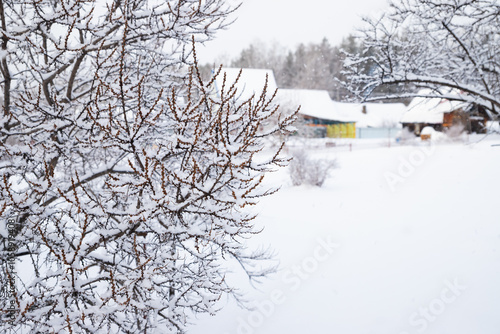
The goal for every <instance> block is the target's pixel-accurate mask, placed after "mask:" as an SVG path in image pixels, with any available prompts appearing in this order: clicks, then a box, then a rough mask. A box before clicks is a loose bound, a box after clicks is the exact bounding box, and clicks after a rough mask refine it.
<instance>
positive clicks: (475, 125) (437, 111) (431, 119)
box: [401, 90, 487, 135]
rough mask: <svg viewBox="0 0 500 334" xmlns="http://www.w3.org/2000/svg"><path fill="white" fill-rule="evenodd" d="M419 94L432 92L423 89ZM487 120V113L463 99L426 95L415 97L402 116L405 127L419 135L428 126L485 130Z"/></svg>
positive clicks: (438, 128) (440, 128) (444, 128)
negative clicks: (454, 99)
mask: <svg viewBox="0 0 500 334" xmlns="http://www.w3.org/2000/svg"><path fill="white" fill-rule="evenodd" d="M419 94H420V95H424V96H425V95H430V94H431V92H430V91H429V90H422V91H420V92H419ZM486 121H487V117H486V114H485V113H484V111H483V110H481V109H480V108H478V107H476V106H471V105H470V104H468V103H465V102H462V101H453V100H448V99H445V98H426V97H416V98H414V99H413V100H412V101H411V103H410V104H409V105H408V107H407V109H406V112H405V113H404V114H403V116H402V117H401V123H402V125H403V127H404V128H407V129H408V130H410V131H411V132H414V133H415V134H417V135H420V131H421V130H422V129H423V128H424V127H426V126H430V127H432V128H434V130H436V131H445V130H447V129H449V128H451V127H452V126H455V125H459V126H462V127H463V129H465V130H467V131H468V132H484V131H486V127H485V125H486Z"/></svg>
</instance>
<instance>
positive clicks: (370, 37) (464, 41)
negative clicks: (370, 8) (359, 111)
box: [346, 0, 500, 119]
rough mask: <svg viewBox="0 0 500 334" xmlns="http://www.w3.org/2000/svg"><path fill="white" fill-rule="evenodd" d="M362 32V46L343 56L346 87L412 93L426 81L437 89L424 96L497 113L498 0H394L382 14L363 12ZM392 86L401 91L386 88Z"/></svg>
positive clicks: (373, 96)
mask: <svg viewBox="0 0 500 334" xmlns="http://www.w3.org/2000/svg"><path fill="white" fill-rule="evenodd" d="M362 40H363V43H364V45H365V46H366V49H365V51H364V53H363V54H360V55H351V57H349V58H348V59H347V61H346V65H347V75H348V78H349V81H350V84H351V85H350V89H351V91H352V92H353V93H355V94H357V95H358V96H359V97H361V98H363V99H365V100H367V101H369V100H377V99H386V98H400V97H414V96H417V94H412V93H411V91H415V92H418V91H420V90H421V88H430V91H433V92H434V93H432V94H430V95H426V96H425V97H438V96H439V97H444V98H448V99H450V100H459V101H464V102H469V103H473V104H475V105H476V106H478V107H480V108H481V109H483V110H484V111H485V112H486V113H488V115H489V117H490V119H497V118H498V116H499V114H500V65H499V64H500V3H499V2H498V1H497V0H394V1H393V2H392V5H391V8H390V10H389V11H388V13H387V14H385V15H384V16H383V17H381V18H379V19H377V20H367V26H366V28H365V29H364V30H363V31H362ZM367 67H369V68H370V70H369V72H368V74H367V73H366V71H365V69H366V68H367ZM397 86H399V89H397V91H399V93H393V94H387V93H383V92H384V90H385V91H387V88H390V87H392V88H394V87H397ZM392 91H394V89H393V90H392ZM427 91H429V90H427ZM447 92H459V94H456V93H455V94H451V93H448V94H447Z"/></svg>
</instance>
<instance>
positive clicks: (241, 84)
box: [215, 67, 278, 101]
mask: <svg viewBox="0 0 500 334" xmlns="http://www.w3.org/2000/svg"><path fill="white" fill-rule="evenodd" d="M241 71H242V72H241V77H240V79H239V80H238V83H237V84H236V89H237V90H238V96H237V98H238V100H241V101H245V100H248V99H249V98H251V97H252V96H253V95H255V96H256V97H260V95H261V93H262V90H263V89H264V85H265V83H266V75H267V77H268V83H267V94H266V96H267V97H268V98H270V97H271V96H272V95H273V94H274V91H275V90H276V89H277V88H278V86H277V85H276V80H275V79H274V73H273V71H272V70H268V69H253V68H252V69H250V68H244V69H242V70H241ZM224 73H225V74H226V86H228V85H229V86H231V85H232V84H233V83H234V81H235V80H236V78H237V77H238V74H239V73H240V69H239V68H227V67H225V68H222V71H221V73H220V75H219V76H217V78H216V80H215V87H216V90H217V94H219V91H220V90H221V89H222V85H223V81H224Z"/></svg>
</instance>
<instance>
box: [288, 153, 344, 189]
mask: <svg viewBox="0 0 500 334" xmlns="http://www.w3.org/2000/svg"><path fill="white" fill-rule="evenodd" d="M336 167H337V162H336V160H326V159H312V158H310V157H309V155H308V154H307V153H305V151H297V152H295V153H294V154H293V160H292V162H291V163H290V166H289V169H288V171H289V174H290V178H291V180H292V184H293V185H294V186H300V185H301V184H309V185H313V186H318V187H321V186H322V185H323V183H324V182H325V180H326V179H327V178H328V176H329V175H330V172H331V171H332V169H334V168H336Z"/></svg>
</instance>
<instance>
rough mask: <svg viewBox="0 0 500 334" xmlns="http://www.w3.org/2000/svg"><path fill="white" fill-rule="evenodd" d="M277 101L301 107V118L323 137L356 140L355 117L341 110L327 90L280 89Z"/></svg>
mask: <svg viewBox="0 0 500 334" xmlns="http://www.w3.org/2000/svg"><path fill="white" fill-rule="evenodd" d="M277 101H278V103H279V104H280V105H281V106H284V107H285V108H286V106H290V107H291V108H296V107H297V106H300V110H299V117H301V118H302V119H303V121H304V122H305V123H306V125H307V126H309V127H312V128H315V132H316V134H317V135H318V136H321V137H330V138H355V136H356V122H355V119H354V117H351V116H350V115H348V114H347V113H344V112H343V111H342V110H340V109H339V108H338V107H337V105H336V103H335V102H334V101H332V99H331V98H330V95H329V94H328V92H327V91H326V90H310V89H280V90H279V91H278V96H277Z"/></svg>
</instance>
